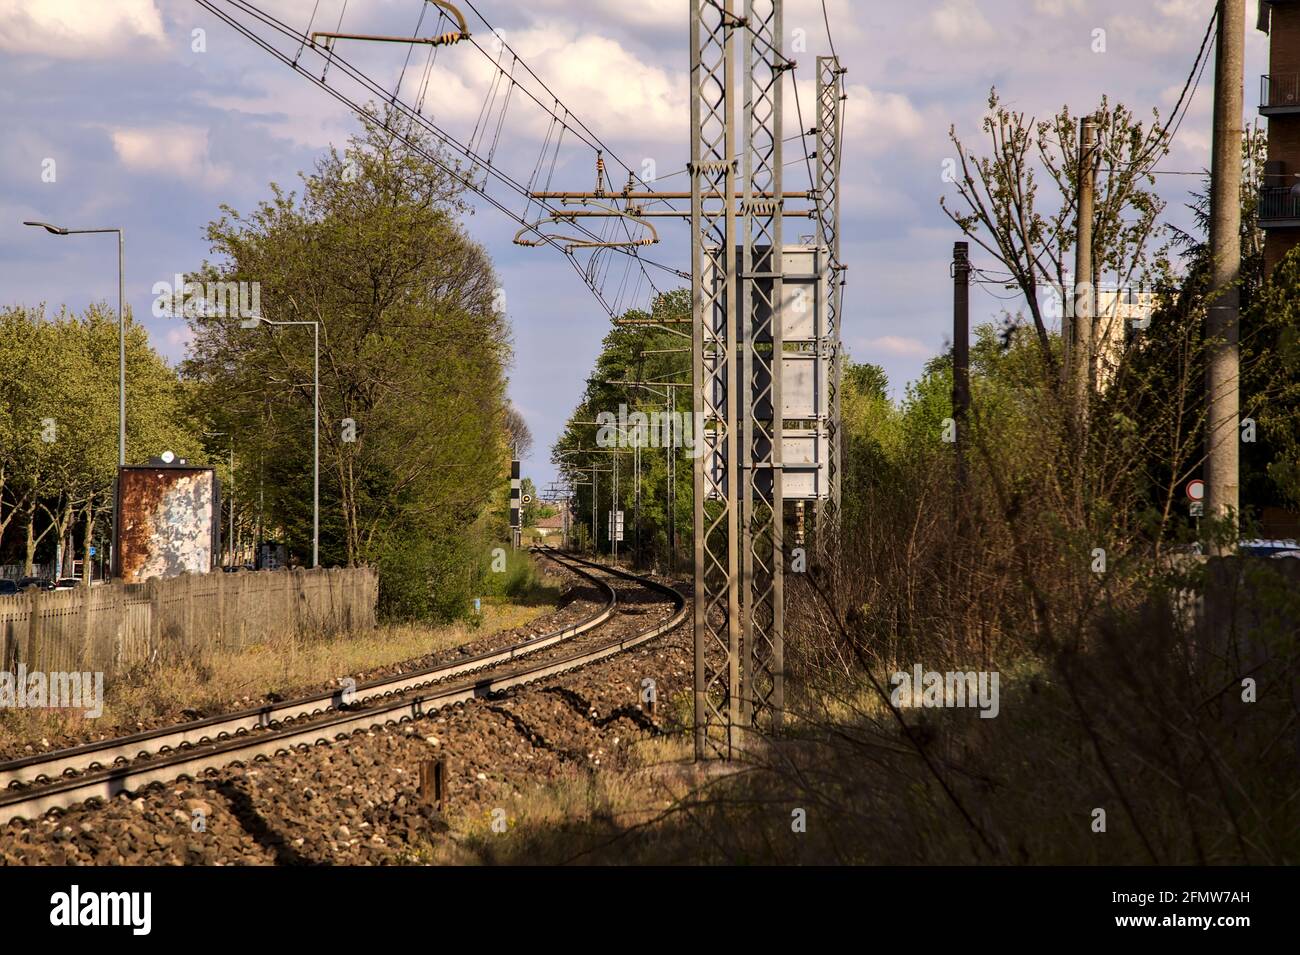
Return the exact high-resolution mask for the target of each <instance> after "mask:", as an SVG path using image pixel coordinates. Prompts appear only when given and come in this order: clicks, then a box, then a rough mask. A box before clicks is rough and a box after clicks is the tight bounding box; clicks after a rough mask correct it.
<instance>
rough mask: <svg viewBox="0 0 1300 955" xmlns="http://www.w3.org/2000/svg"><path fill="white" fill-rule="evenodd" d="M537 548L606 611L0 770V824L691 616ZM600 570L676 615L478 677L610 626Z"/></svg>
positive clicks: (247, 754) (232, 758) (255, 752)
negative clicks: (494, 645)
mask: <svg viewBox="0 0 1300 955" xmlns="http://www.w3.org/2000/svg"><path fill="white" fill-rule="evenodd" d="M538 550H539V552H541V553H542V554H543V555H544V556H546V557H547V558H548V559H550V560H552V561H554V562H555V563H557V564H559V565H560V566H562V567H565V568H567V569H568V570H570V571H572V572H573V573H576V574H578V575H579V576H582V577H584V578H586V579H587V580H589V581H591V582H592V583H594V584H596V585H597V586H598V587H600V588H601V589H602V590H603V591H604V593H605V594H606V596H607V600H606V602H605V604H604V606H603V607H602V608H601V609H600V610H598V611H597V612H596V613H594V614H592V615H590V616H589V617H587V618H586V619H584V620H582V621H579V622H578V623H575V624H570V625H569V626H567V627H564V628H561V629H559V630H555V631H552V632H550V633H546V634H542V635H540V636H537V637H533V638H531V639H529V640H524V641H520V642H519V643H516V644H512V645H511V646H509V647H505V648H503V649H500V650H493V651H488V652H486V653H482V654H479V655H477V656H474V657H469V658H467V659H465V660H461V661H457V662H456V663H452V664H447V665H443V666H434V667H429V668H426V669H423V670H419V671H414V672H409V673H404V674H397V675H394V676H391V677H385V678H381V679H379V680H374V681H371V682H369V683H366V684H364V685H361V686H358V687H356V689H355V691H354V693H349V694H348V699H347V700H346V701H345V699H344V693H343V691H337V692H332V693H322V694H316V695H314V696H309V697H304V698H302V699H298V700H290V701H285V702H283V703H275V704H271V705H268V706H262V707H257V708H255V709H249V710H243V711H240V712H237V713H231V714H227V715H220V716H214V717H209V718H207V719H202V720H195V721H192V722H189V723H183V724H178V725H176V726H171V727H163V728H160V729H156V730H151V731H148V732H144V733H137V734H134V735H131V736H124V737H118V738H116V739H110V740H103V741H100V742H95V743H88V744H85V745H83V746H77V747H73V748H70V749H65V750H59V751H56V752H53V753H43V754H40V755H37V756H30V757H24V758H22V759H17V760H11V761H8V762H4V763H0V786H4V787H6V788H4V789H3V790H0V824H3V823H5V822H8V821H9V820H11V819H15V818H25V819H32V818H35V817H38V816H40V815H43V814H44V813H45V812H48V811H49V810H51V809H55V808H61V807H64V806H68V805H73V804H76V803H80V802H84V801H86V800H90V799H109V798H112V797H113V796H116V795H118V794H119V793H122V792H132V791H135V790H138V789H142V788H144V787H146V786H148V785H150V784H152V783H158V782H170V781H172V780H175V779H178V778H181V777H183V776H190V777H194V776H196V775H197V774H199V773H202V772H205V771H208V770H215V769H221V768H224V767H226V766H229V765H232V764H234V763H238V762H243V761H246V760H250V759H258V758H269V757H271V756H274V755H275V754H277V753H281V752H286V751H288V750H290V749H294V748H299V747H304V746H312V745H317V744H326V743H329V742H332V741H334V740H338V739H343V738H346V737H347V736H349V735H351V734H352V733H355V732H359V731H362V730H368V729H371V728H372V727H375V726H379V725H383V724H388V723H400V722H404V721H407V720H411V719H417V718H419V717H421V716H423V715H425V714H426V713H430V712H433V711H436V710H438V709H441V708H443V707H446V706H451V705H454V704H457V703H464V702H467V701H470V700H473V699H476V698H480V697H485V696H490V695H493V694H496V693H501V692H503V691H505V690H509V689H512V688H514V687H518V686H523V685H525V684H528V683H532V682H535V681H537V680H541V679H546V678H548V677H552V676H556V675H558V674H560V673H565V672H567V671H569V670H575V669H578V668H580V667H583V666H587V665H588V664H591V663H595V662H597V661H599V660H603V659H605V658H606V657H610V656H613V655H614V654H616V653H620V652H622V651H624V650H628V649H631V648H632V647H635V646H639V645H640V644H642V643H645V642H647V641H649V640H652V639H654V638H655V637H657V636H660V635H662V634H664V633H667V632H668V631H670V630H673V629H674V628H676V627H677V626H679V625H680V624H681V623H682V621H683V620H684V619H685V618H686V615H687V613H688V607H687V603H686V599H685V598H684V597H683V596H682V594H681V593H680V592H679V591H677V590H676V589H674V588H672V587H670V586H668V585H666V584H661V583H659V582H658V581H654V580H651V579H649V578H646V577H641V576H638V575H636V574H632V573H629V572H627V571H624V570H621V569H619V568H614V567H607V566H605V565H603V564H598V563H595V562H593V561H588V560H585V559H583V558H579V557H574V556H573V555H571V554H565V553H562V552H558V551H554V550H552V549H550V548H539V549H538ZM597 571H599V572H602V573H604V574H606V575H609V576H612V577H618V578H621V579H624V580H628V581H632V582H635V583H637V584H640V585H641V586H643V587H645V588H646V589H648V590H651V591H653V592H655V593H659V594H662V595H663V596H664V597H665V598H667V600H669V601H670V602H671V603H672V605H673V612H672V614H671V615H670V616H669V617H668V618H667V619H666V620H663V621H661V622H659V623H658V624H656V625H655V626H653V627H651V628H649V629H646V630H641V631H635V632H633V633H631V634H626V635H622V636H611V637H608V638H605V639H601V640H595V641H592V642H591V644H590V645H588V646H584V647H583V648H582V649H580V650H577V651H575V652H573V653H569V654H566V655H563V656H559V657H556V658H551V659H544V660H540V661H534V662H527V663H525V665H523V666H519V667H511V668H507V670H506V671H505V672H501V673H494V674H483V675H480V676H472V674H474V673H476V672H477V671H481V670H487V669H489V668H492V669H495V668H498V667H503V666H505V665H506V664H508V663H511V662H515V661H521V660H524V659H525V658H528V657H532V656H534V655H535V654H537V653H538V652H539V651H542V650H545V649H548V648H553V647H556V646H557V645H560V644H563V643H565V642H568V641H571V640H573V639H574V638H576V637H578V636H581V635H585V634H589V633H591V632H592V631H594V630H596V629H597V628H599V627H601V626H604V625H606V624H608V623H610V622H611V621H613V620H614V619H615V618H616V616H617V614H616V611H617V609H618V599H617V593H616V591H615V589H614V588H613V586H611V585H610V583H609V581H608V579H602V578H600V577H598V576H597V575H596V572H597Z"/></svg>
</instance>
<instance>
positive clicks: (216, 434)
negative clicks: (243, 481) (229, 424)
mask: <svg viewBox="0 0 1300 955" xmlns="http://www.w3.org/2000/svg"><path fill="white" fill-rule="evenodd" d="M203 436H204V437H207V438H229V439H230V488H229V490H230V494H229V497H230V541H229V543H230V566H231V567H233V566H235V436H234V435H233V434H231V433H230V432H229V431H204V432H203Z"/></svg>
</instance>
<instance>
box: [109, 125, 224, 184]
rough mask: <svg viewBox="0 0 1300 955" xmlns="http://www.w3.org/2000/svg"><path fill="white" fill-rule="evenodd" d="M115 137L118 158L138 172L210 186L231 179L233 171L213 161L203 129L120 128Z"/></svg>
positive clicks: (114, 130) (166, 127) (206, 132)
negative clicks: (157, 174) (158, 174)
mask: <svg viewBox="0 0 1300 955" xmlns="http://www.w3.org/2000/svg"><path fill="white" fill-rule="evenodd" d="M112 136H113V149H114V151H115V152H116V153H117V157H118V159H120V160H121V161H122V165H124V166H126V167H127V168H128V169H131V170H134V171H136V172H152V173H160V174H162V175H165V176H170V177H172V178H175V179H183V180H186V181H189V182H196V183H199V184H201V185H204V186H209V187H210V186H218V185H221V184H222V183H224V182H226V181H227V180H228V179H229V178H230V169H229V168H227V167H226V166H222V165H218V164H215V163H213V162H212V159H211V157H210V156H209V154H208V131H207V130H206V129H203V128H201V127H198V126H179V125H173V126H155V127H150V128H140V127H136V128H125V127H118V128H115V129H113V130H112Z"/></svg>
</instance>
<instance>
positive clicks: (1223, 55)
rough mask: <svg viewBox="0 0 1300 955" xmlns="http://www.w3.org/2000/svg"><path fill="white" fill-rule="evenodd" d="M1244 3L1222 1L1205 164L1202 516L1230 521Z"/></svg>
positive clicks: (1233, 509) (1234, 501)
mask: <svg viewBox="0 0 1300 955" xmlns="http://www.w3.org/2000/svg"><path fill="white" fill-rule="evenodd" d="M1245 45H1246V4H1245V0H1219V36H1218V43H1217V47H1216V52H1215V58H1214V151H1213V159H1212V165H1211V167H1210V255H1211V272H1210V287H1211V291H1210V296H1211V297H1210V307H1209V314H1208V315H1207V317H1206V323H1205V324H1206V327H1205V332H1206V338H1207V339H1208V341H1209V355H1208V364H1207V368H1206V376H1205V377H1206V380H1205V391H1206V406H1207V412H1208V419H1207V422H1206V427H1207V431H1208V434H1207V436H1206V462H1205V483H1206V498H1207V503H1208V505H1209V506H1208V508H1207V510H1206V516H1207V517H1214V518H1219V519H1224V518H1227V519H1230V520H1233V521H1235V520H1236V519H1237V514H1238V511H1239V509H1240V500H1239V497H1238V493H1239V486H1238V452H1239V450H1240V447H1239V445H1238V441H1239V440H1240V437H1239V434H1238V427H1239V416H1240V407H1239V394H1238V390H1239V385H1240V377H1239V365H1238V351H1237V340H1238V333H1239V329H1238V322H1239V319H1240V314H1239V313H1240V290H1239V287H1238V284H1237V283H1238V279H1239V278H1240V274H1241V137H1242V118H1241V110H1242V69H1243V61H1244V48H1245Z"/></svg>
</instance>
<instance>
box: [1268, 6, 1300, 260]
mask: <svg viewBox="0 0 1300 955" xmlns="http://www.w3.org/2000/svg"><path fill="white" fill-rule="evenodd" d="M1259 29H1261V30H1263V31H1264V32H1265V33H1267V34H1268V36H1269V53H1268V70H1269V72H1268V75H1266V76H1264V77H1263V78H1262V80H1261V82H1260V100H1259V112H1260V115H1261V116H1265V117H1267V118H1268V161H1267V162H1266V163H1265V164H1264V181H1263V184H1262V186H1261V190H1260V197H1259V225H1260V228H1262V229H1263V230H1264V270H1265V273H1271V272H1272V271H1273V269H1274V268H1275V267H1276V266H1277V264H1278V263H1279V262H1280V261H1282V258H1283V257H1284V256H1285V255H1286V254H1287V253H1288V252H1290V251H1291V250H1292V249H1293V248H1295V247H1296V245H1298V244H1300V0H1260V4H1259Z"/></svg>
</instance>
